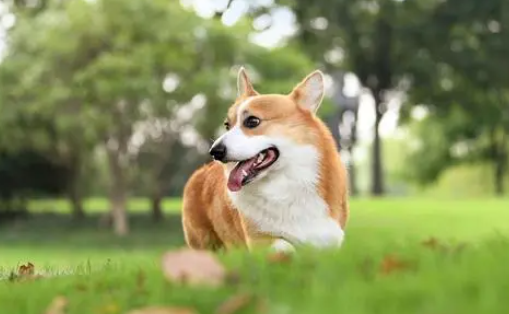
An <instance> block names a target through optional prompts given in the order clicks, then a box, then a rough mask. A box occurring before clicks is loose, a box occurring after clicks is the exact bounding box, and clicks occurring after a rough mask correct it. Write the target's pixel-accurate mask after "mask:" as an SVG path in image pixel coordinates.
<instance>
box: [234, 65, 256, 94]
mask: <svg viewBox="0 0 509 314" xmlns="http://www.w3.org/2000/svg"><path fill="white" fill-rule="evenodd" d="M256 95H258V92H257V91H255V89H254V88H253V85H252V84H251V81H250V80H249V77H248V76H247V73H246V69H244V67H240V69H239V73H238V74H237V97H241V96H256Z"/></svg>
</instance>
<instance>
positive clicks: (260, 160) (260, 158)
mask: <svg viewBox="0 0 509 314" xmlns="http://www.w3.org/2000/svg"><path fill="white" fill-rule="evenodd" d="M262 160H263V154H259V155H258V159H257V160H256V162H258V163H260V162H262Z"/></svg>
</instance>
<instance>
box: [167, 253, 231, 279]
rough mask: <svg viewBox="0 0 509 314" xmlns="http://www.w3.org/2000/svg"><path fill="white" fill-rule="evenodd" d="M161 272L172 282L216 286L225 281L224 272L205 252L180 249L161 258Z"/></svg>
mask: <svg viewBox="0 0 509 314" xmlns="http://www.w3.org/2000/svg"><path fill="white" fill-rule="evenodd" d="M162 264H163V265H162V266H163V272H164V274H165V276H166V278H167V279H169V280H170V281H172V282H178V283H189V284H203V285H210V286H218V285H220V284H222V283H223V282H224V280H225V276H226V270H225V269H224V267H223V265H222V264H221V263H220V262H219V261H218V260H217V259H216V257H215V256H214V255H212V254H211V253H210V252H207V251H198V250H191V249H181V250H177V251H173V252H168V253H166V254H165V255H164V256H163V262H162Z"/></svg>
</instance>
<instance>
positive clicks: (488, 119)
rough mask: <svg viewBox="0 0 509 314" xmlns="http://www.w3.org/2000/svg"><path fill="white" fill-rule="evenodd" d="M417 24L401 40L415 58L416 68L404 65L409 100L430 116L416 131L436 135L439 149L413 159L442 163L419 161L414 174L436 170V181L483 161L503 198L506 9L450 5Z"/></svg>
mask: <svg viewBox="0 0 509 314" xmlns="http://www.w3.org/2000/svg"><path fill="white" fill-rule="evenodd" d="M414 23H415V25H417V26H419V27H418V28H421V29H425V31H421V32H417V31H416V29H415V28H414V31H411V32H408V33H406V34H405V35H406V36H405V38H406V39H407V44H408V45H410V46H413V47H415V50H416V51H417V53H416V54H415V60H413V62H412V63H408V64H406V66H408V72H409V73H412V76H411V80H412V88H411V89H410V91H409V96H410V98H409V100H410V101H411V102H412V103H418V104H421V105H424V106H426V107H427V108H428V111H429V113H430V115H429V117H428V118H427V119H426V120H427V121H426V122H424V123H421V128H420V129H421V130H423V131H425V132H426V131H429V130H430V129H431V128H433V129H434V130H435V132H436V130H440V132H441V136H442V139H440V140H437V141H438V142H440V143H442V144H441V145H439V146H437V145H436V144H437V141H429V140H428V141H426V140H425V141H424V143H426V144H427V145H423V149H427V151H431V150H432V151H433V152H432V153H427V154H422V155H421V156H420V157H417V158H418V159H419V158H420V159H426V158H427V157H428V156H427V155H429V154H431V155H436V157H438V155H440V156H441V157H440V158H435V159H434V161H433V162H432V163H428V162H424V161H423V160H421V162H420V166H419V167H421V165H423V164H428V165H430V164H432V165H434V166H433V171H430V172H429V174H428V175H427V180H428V179H431V180H433V179H434V178H436V177H437V176H438V174H440V173H441V172H442V170H444V169H446V168H447V167H449V166H450V165H452V164H455V163H457V162H460V161H488V162H489V163H491V164H492V165H493V169H494V170H493V182H494V186H495V191H496V193H497V194H499V195H501V194H503V192H504V186H503V182H504V175H505V173H506V172H507V168H508V167H507V165H508V158H509V147H508V144H507V143H508V138H509V106H508V105H507V104H508V101H509V98H508V95H509V94H508V92H509V91H508V89H507V84H508V83H509V74H508V73H507V71H504V70H501V69H502V68H503V67H504V65H505V64H507V62H508V61H507V57H506V56H507V54H508V53H509V43H508V42H507V41H506V40H505V39H504V38H505V37H504V36H507V27H509V6H508V5H507V4H506V3H505V1H490V2H478V1H461V2H460V1H456V0H448V1H443V2H440V3H437V4H436V6H434V7H433V9H432V10H431V13H430V14H429V15H427V18H425V19H424V18H422V17H421V18H420V19H416V20H414ZM425 25H426V28H424V26H425ZM443 43H450V44H449V45H444V44H443ZM432 119H433V120H434V121H432ZM444 144H447V145H444ZM447 146H448V147H447ZM424 147H426V148H424ZM450 147H453V149H451V148H450ZM458 147H460V148H461V147H463V148H461V149H460V151H462V152H461V153H459V152H458V149H454V148H458ZM418 172H421V173H424V172H425V171H424V169H422V168H421V169H420V171H418Z"/></svg>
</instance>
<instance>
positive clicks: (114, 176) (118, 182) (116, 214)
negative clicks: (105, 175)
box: [108, 149, 129, 236]
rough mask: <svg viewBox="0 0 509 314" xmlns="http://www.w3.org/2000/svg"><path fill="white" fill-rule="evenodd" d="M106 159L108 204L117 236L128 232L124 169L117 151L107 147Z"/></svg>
mask: <svg viewBox="0 0 509 314" xmlns="http://www.w3.org/2000/svg"><path fill="white" fill-rule="evenodd" d="M108 161H109V168H110V175H111V187H110V206H111V218H112V220H113V221H112V223H113V231H114V232H115V234H116V235H118V236H125V235H127V234H128V233H129V224H128V220H127V210H126V204H127V201H126V197H127V195H126V194H127V193H126V182H125V169H124V167H122V163H121V160H120V154H119V153H118V152H117V151H113V150H110V149H108Z"/></svg>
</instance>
